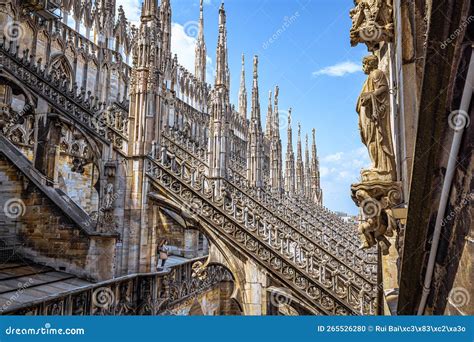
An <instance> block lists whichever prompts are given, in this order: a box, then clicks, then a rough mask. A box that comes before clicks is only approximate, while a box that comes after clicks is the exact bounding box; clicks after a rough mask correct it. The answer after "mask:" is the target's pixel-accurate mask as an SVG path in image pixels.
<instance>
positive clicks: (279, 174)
mask: <svg viewBox="0 0 474 342" xmlns="http://www.w3.org/2000/svg"><path fill="white" fill-rule="evenodd" d="M278 93H279V88H278V86H276V87H275V99H274V106H273V114H272V121H273V122H271V125H272V132H271V137H270V182H271V187H272V192H273V193H275V194H277V195H279V194H281V192H282V190H283V163H282V153H281V139H280V131H279V126H280V123H279V118H278V116H279V114H278Z"/></svg>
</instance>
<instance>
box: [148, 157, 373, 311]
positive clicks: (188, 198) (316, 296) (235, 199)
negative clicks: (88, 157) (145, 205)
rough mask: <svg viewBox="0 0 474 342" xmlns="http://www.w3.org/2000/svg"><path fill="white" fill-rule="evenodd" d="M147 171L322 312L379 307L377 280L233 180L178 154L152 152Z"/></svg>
mask: <svg viewBox="0 0 474 342" xmlns="http://www.w3.org/2000/svg"><path fill="white" fill-rule="evenodd" d="M146 173H147V175H148V176H149V177H150V178H151V179H152V181H153V182H154V184H155V186H158V187H159V188H161V189H162V190H163V192H164V193H165V194H166V195H167V196H169V197H170V198H171V199H172V200H174V201H175V202H176V203H178V204H180V205H181V206H183V208H185V209H187V211H188V212H189V213H190V214H191V215H192V216H193V215H195V216H196V217H197V218H198V219H199V221H201V222H203V223H205V224H206V225H207V226H208V227H212V228H211V229H215V230H216V231H217V233H218V234H219V235H220V236H221V237H222V239H223V240H224V241H227V242H228V243H229V244H231V245H233V246H234V248H238V249H239V250H241V251H243V252H244V253H245V254H247V255H248V256H249V257H251V258H253V259H254V260H255V261H256V262H257V263H259V264H261V265H262V266H263V267H265V268H267V269H268V271H269V272H270V273H271V274H273V275H274V276H276V277H277V278H278V279H280V280H281V281H283V282H284V283H285V284H287V285H288V286H289V287H290V288H291V289H292V290H293V291H294V292H295V293H297V294H299V295H300V296H302V297H303V298H305V299H306V300H307V302H308V303H309V304H310V305H311V306H313V307H314V308H315V309H316V310H317V311H318V312H320V313H321V314H331V315H335V314H337V315H341V314H366V315H368V314H375V313H376V293H377V289H376V284H374V283H372V282H371V281H368V280H367V279H365V278H364V276H361V275H360V274H359V273H358V270H352V269H351V268H350V267H349V266H347V265H345V264H343V263H341V262H340V261H339V260H338V259H337V258H334V257H333V256H332V255H331V254H330V253H328V252H327V251H326V250H325V249H324V248H322V247H320V246H318V245H317V244H315V243H313V242H311V241H310V240H309V239H308V238H307V237H305V235H304V234H303V233H301V232H299V231H297V230H296V229H294V228H292V227H291V226H289V225H288V224H286V223H285V222H283V221H282V220H280V219H278V218H277V217H276V216H275V215H273V214H272V213H271V212H270V211H268V210H265V209H264V208H263V207H262V206H260V205H259V204H258V203H257V202H256V201H254V200H252V199H251V198H249V197H248V196H246V195H245V194H244V193H243V192H242V191H240V190H239V189H237V188H236V187H235V186H234V185H232V184H231V183H229V182H227V181H225V180H223V179H216V178H209V177H207V176H206V175H205V174H204V173H201V172H199V171H197V170H196V169H195V168H192V167H190V166H189V165H187V163H185V162H179V161H177V160H176V159H173V160H171V161H170V160H164V161H163V162H162V163H160V162H158V161H156V160H154V159H152V158H149V159H148V161H147V165H146ZM359 270H360V271H361V273H362V269H359Z"/></svg>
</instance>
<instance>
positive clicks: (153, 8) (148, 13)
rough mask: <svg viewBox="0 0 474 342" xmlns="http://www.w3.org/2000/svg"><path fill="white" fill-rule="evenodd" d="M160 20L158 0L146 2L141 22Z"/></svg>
mask: <svg viewBox="0 0 474 342" xmlns="http://www.w3.org/2000/svg"><path fill="white" fill-rule="evenodd" d="M157 18H158V3H157V0H144V1H143V5H142V15H141V21H142V22H143V21H149V20H153V19H157Z"/></svg>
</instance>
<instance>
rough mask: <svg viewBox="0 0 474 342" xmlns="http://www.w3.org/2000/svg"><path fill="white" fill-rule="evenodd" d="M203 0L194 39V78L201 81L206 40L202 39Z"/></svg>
mask: <svg viewBox="0 0 474 342" xmlns="http://www.w3.org/2000/svg"><path fill="white" fill-rule="evenodd" d="M202 2H203V0H201V4H200V9H199V33H198V38H197V40H196V48H195V58H194V73H195V76H196V78H197V79H198V80H199V81H200V82H201V83H205V82H206V42H205V40H204V9H203V3H202Z"/></svg>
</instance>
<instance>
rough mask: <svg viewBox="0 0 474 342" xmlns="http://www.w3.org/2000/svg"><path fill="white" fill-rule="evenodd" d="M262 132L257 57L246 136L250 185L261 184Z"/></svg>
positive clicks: (257, 185)
mask: <svg viewBox="0 0 474 342" xmlns="http://www.w3.org/2000/svg"><path fill="white" fill-rule="evenodd" d="M263 160H264V147H263V132H262V122H261V119H260V102H259V95H258V57H257V56H255V57H254V59H253V85H252V111H251V114H250V127H249V131H248V138H247V179H248V181H249V184H250V186H256V187H261V186H263Z"/></svg>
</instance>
